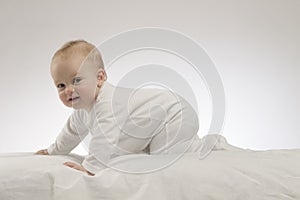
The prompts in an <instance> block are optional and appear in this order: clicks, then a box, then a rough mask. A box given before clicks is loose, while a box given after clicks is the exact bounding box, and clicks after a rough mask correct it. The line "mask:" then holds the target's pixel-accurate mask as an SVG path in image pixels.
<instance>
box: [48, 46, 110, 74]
mask: <svg viewBox="0 0 300 200" xmlns="http://www.w3.org/2000/svg"><path fill="white" fill-rule="evenodd" d="M76 53H81V54H83V55H84V56H86V60H87V59H91V60H92V61H93V63H94V64H95V65H96V66H97V67H98V68H102V69H104V64H103V60H102V56H101V54H100V52H99V50H98V49H97V47H96V46H95V45H93V44H91V43H89V42H87V41H85V40H72V41H69V42H67V43H65V44H64V45H63V46H62V47H61V48H60V49H58V50H57V51H56V52H55V53H54V55H53V57H52V60H51V62H53V61H54V60H55V59H56V58H62V59H64V58H68V57H69V56H72V55H74V54H76Z"/></svg>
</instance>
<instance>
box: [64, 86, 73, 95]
mask: <svg viewBox="0 0 300 200" xmlns="http://www.w3.org/2000/svg"><path fill="white" fill-rule="evenodd" d="M73 92H74V86H73V85H69V86H67V88H66V89H65V93H66V94H72V93H73Z"/></svg>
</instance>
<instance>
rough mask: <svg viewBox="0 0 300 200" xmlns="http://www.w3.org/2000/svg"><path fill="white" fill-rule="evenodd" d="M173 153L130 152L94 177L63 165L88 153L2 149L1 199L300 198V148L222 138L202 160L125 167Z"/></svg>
mask: <svg viewBox="0 0 300 200" xmlns="http://www.w3.org/2000/svg"><path fill="white" fill-rule="evenodd" d="M200 143H201V142H200ZM200 143H198V144H197V145H198V147H199V144H200ZM197 145H196V146H197ZM196 146H195V147H196ZM172 156H173V157H172ZM173 158H174V155H164V156H162V155H155V156H154V155H153V156H152V155H151V156H149V155H129V156H124V157H122V158H120V159H119V160H117V161H115V164H114V167H115V168H117V169H119V170H116V169H110V168H107V169H105V170H103V171H102V172H100V173H99V174H97V175H95V176H88V175H86V174H84V173H82V172H80V171H77V170H74V169H71V168H68V167H66V166H64V165H63V163H64V162H66V161H73V162H77V163H81V161H82V159H83V157H82V156H78V155H74V154H72V155H68V156H40V155H33V153H10V154H0V199H1V200H15V199H20V200H27V199H28V200H35V199H36V200H47V199H55V200H67V199H71V200H76V199H80V200H88V199H91V200H96V199H97V200H102V199H110V200H114V199H121V200H125V199H130V200H135V199H143V200H146V199H151V200H153V199H158V200H160V199H162V200H165V199H170V200H177V199H178V200H179V199H180V200H193V199H201V200H202V199H203V200H206V199H222V200H231V199H243V200H246V199H254V200H258V199H264V200H265V199H272V200H273V199H281V200H282V199H300V190H299V188H300V149H294V150H268V151H252V150H245V149H239V148H234V147H233V146H231V145H228V144H227V143H226V140H222V139H221V140H219V141H218V144H217V145H216V146H215V148H214V149H213V151H211V152H210V154H209V155H208V156H206V157H204V158H202V159H199V155H198V154H197V153H187V154H185V155H183V156H182V157H179V159H177V160H176V162H173V163H172V164H171V165H168V166H167V167H164V168H162V169H160V170H154V171H153V172H148V173H126V172H122V169H125V170H132V171H136V172H139V170H141V171H140V172H142V171H143V170H145V169H146V170H148V171H151V169H155V168H157V167H159V166H160V164H161V163H162V161H165V160H168V159H169V160H173ZM120 169H121V171H120Z"/></svg>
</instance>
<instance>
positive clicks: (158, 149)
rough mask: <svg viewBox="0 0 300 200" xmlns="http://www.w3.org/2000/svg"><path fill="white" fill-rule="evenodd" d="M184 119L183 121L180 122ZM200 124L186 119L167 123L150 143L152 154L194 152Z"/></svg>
mask: <svg viewBox="0 0 300 200" xmlns="http://www.w3.org/2000/svg"><path fill="white" fill-rule="evenodd" d="M180 121H182V122H180ZM197 132H198V124H191V123H187V122H186V121H184V120H180V118H179V119H177V120H174V121H172V123H167V124H166V125H165V128H164V129H162V131H161V132H160V133H158V134H157V135H155V136H154V137H153V138H152V140H151V142H150V144H149V153H150V154H173V153H174V154H180V153H187V152H193V151H194V150H193V149H194V148H191V147H192V143H193V142H195V141H196V140H198V139H199V138H198V136H197Z"/></svg>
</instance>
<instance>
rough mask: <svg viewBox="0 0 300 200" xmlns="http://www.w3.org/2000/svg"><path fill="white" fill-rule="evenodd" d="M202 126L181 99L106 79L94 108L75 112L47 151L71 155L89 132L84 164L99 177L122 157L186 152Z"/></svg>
mask: <svg viewBox="0 0 300 200" xmlns="http://www.w3.org/2000/svg"><path fill="white" fill-rule="evenodd" d="M198 128H199V125H198V117H197V114H196V112H195V111H194V110H193V108H192V107H191V105H190V104H189V103H188V102H187V101H185V100H184V99H183V98H182V97H180V96H179V95H176V94H174V93H172V92H171V91H168V90H163V89H156V88H143V89H129V88H123V87H115V86H113V85H112V84H110V83H108V82H107V81H105V82H104V83H103V85H102V87H101V90H100V92H99V95H98V97H97V99H96V102H95V104H94V106H93V108H92V110H91V111H90V112H87V111H85V110H83V109H79V110H74V112H73V113H72V114H71V116H70V117H69V119H68V121H67V123H66V125H65V127H64V128H63V129H62V131H61V133H60V134H59V135H58V137H57V139H56V141H55V143H54V144H52V145H51V146H50V147H49V148H48V153H49V154H50V155H51V154H52V155H55V154H68V153H70V152H71V151H72V150H73V149H74V148H75V147H76V146H77V145H78V144H79V143H80V142H81V141H82V140H83V139H84V138H85V137H86V136H87V134H88V133H89V132H90V134H91V140H90V142H89V155H88V156H87V157H86V158H85V159H84V161H83V163H82V166H83V167H84V168H85V169H86V170H88V171H90V172H91V173H94V174H95V173H97V172H98V171H100V170H102V169H104V168H105V167H106V164H107V163H108V162H109V161H111V160H112V159H113V158H115V157H117V156H121V155H126V154H133V153H145V152H146V153H149V154H164V153H180V152H182V151H188V147H189V145H188V144H190V142H188V141H191V140H192V139H193V138H194V136H196V137H197V131H198ZM183 144H184V145H183Z"/></svg>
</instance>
